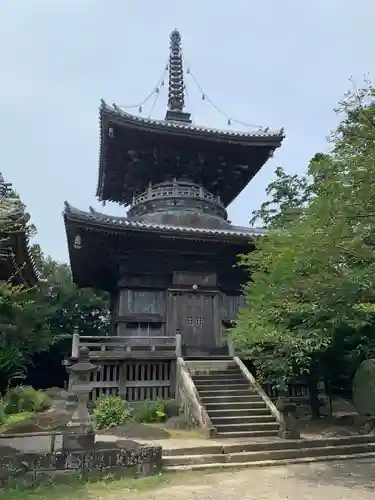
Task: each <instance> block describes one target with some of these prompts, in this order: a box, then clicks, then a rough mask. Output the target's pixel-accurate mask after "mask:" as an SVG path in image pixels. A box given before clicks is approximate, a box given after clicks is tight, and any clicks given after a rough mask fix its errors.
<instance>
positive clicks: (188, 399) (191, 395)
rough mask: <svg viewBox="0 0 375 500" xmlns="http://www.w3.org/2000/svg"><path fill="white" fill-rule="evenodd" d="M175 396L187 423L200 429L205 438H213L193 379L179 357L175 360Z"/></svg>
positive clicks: (211, 429)
mask: <svg viewBox="0 0 375 500" xmlns="http://www.w3.org/2000/svg"><path fill="white" fill-rule="evenodd" d="M176 396H177V400H178V401H179V405H180V408H181V409H182V410H183V412H184V415H185V418H186V420H187V421H188V423H189V424H190V425H192V426H194V427H199V428H200V429H202V430H203V432H204V433H205V434H206V435H207V437H213V436H215V434H216V429H215V427H214V426H213V424H212V422H211V419H210V417H209V416H208V413H207V411H206V409H205V407H204V406H203V404H202V402H201V401H200V398H199V394H198V391H197V389H196V387H195V384H194V382H193V379H192V378H191V376H190V373H189V370H188V368H187V366H186V363H185V361H184V359H183V358H181V357H179V358H177V376H176Z"/></svg>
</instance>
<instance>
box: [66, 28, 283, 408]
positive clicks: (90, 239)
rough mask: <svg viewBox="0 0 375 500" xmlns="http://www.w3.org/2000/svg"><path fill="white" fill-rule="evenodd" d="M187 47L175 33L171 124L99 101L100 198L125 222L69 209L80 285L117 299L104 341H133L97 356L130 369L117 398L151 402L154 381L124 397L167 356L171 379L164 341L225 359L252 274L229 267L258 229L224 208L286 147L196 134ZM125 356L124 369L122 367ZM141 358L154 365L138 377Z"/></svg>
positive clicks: (250, 136) (279, 135) (241, 136)
mask: <svg viewBox="0 0 375 500" xmlns="http://www.w3.org/2000/svg"><path fill="white" fill-rule="evenodd" d="M180 45H181V41H180V34H179V33H178V31H174V32H173V33H172V34H171V37H170V59H169V67H168V69H169V100H168V110H167V113H166V116H165V119H164V120H153V119H144V118H140V117H136V116H133V115H131V114H128V113H125V112H124V111H122V110H121V109H120V108H119V107H117V106H116V105H113V106H109V105H107V104H106V103H105V102H104V101H102V103H101V107H100V124H101V130H100V162H99V176H98V185H97V193H96V194H97V197H98V199H99V200H102V201H107V200H108V201H112V202H117V203H119V204H121V205H123V206H124V207H127V208H128V211H127V214H126V215H125V214H124V216H123V217H112V216H110V215H107V214H104V213H99V212H97V211H95V210H93V209H91V208H90V211H88V212H84V211H81V210H78V209H76V208H73V207H72V206H70V205H69V204H68V203H67V202H66V203H65V211H64V221H65V227H66V233H67V239H68V247H69V255H70V262H71V267H72V272H73V278H74V281H75V282H76V283H77V285H79V286H80V287H97V288H100V289H103V290H107V291H108V292H110V294H111V297H112V306H111V308H112V324H111V328H110V332H109V335H110V336H112V337H114V336H116V337H121V339H123V340H124V342H125V339H127V340H126V342H125V343H126V346H127V348H126V349H124V351H123V352H122V353H121V352H120V349H119V348H116V345H120V343H119V342H120V340H121V339H120V338H119V339H118V340H119V342H118V343H116V339H114V338H111V344H108V342H107V347H105V345H104V344H105V342H104V340H103V341H102V345H101V351H100V352H98V353H96V357H97V358H98V359H102V360H103V359H105V360H106V363H110V364H111V363H112V364H115V365H116V366H117V369H118V370H120V372H121V373H125V372H123V370H125V371H126V370H128V371H126V373H127V375H126V374H125V375H124V377H125V378H126V379H127V381H128V384H127V388H126V389H125V388H122V389H121V381H120V382H119V381H118V380H119V378H121V375H119V374H118V373H120V372H116V373H117V375H111V377H112V378H113V377H114V378H116V377H118V380H117V383H116V381H115V380H113V384H112V385H111V384H110V383H108V385H107V386H108V387H113V388H115V389H116V390H115V392H117V390H118V389H119V391H120V392H121V391H122V390H123V391H124V393H123V394H124V397H126V398H127V399H128V400H131V399H138V398H140V399H143V398H144V397H153V396H155V395H156V392H155V391H154V392H153V391H152V390H151V389H150V387H152V384H151V385H150V384H149V389H147V390H148V391H149V392H147V391H146V392H144V393H143V396H142V395H141V394H140V393H139V394H138V396H136V395H134V393H131V391H130V389H129V387H130V386H132V387H135V386H136V385H137V384H138V385H139V384H140V383H141V378H142V377H143V379H147V377H148V376H149V378H150V377H151V379H152V377H154V378H155V377H156V378H157V379H161V378H163V377H164V375H163V373H164V372H163V370H164V368H160V374H159V375H155V373H159V372H158V370H159V369H157V368H155V366H156V365H155V363H156V361H155V360H157V359H158V360H161V359H163V363H164V365H163V366H166V363H167V364H169V365H168V366H169V367H168V368H165V370H166V372H168V373H169V372H170V367H171V366H172V365H171V363H172V364H173V359H174V356H175V354H174V351H170V350H169V351H167V350H166V349H164V350H163V349H161V348H159V347H160V346H158V339H159V340H160V344H162V343H163V342H164V344H167V343H168V342H169V341H168V340H167V339H173V340H171V342H172V343H173V342H174V340H175V338H176V332H179V333H180V334H181V337H182V354H183V355H184V356H186V357H189V356H191V357H192V356H195V357H199V356H200V357H207V356H213V355H214V354H218V353H219V351H220V349H219V348H220V346H222V343H223V339H222V332H223V330H224V329H225V327H226V325H227V324H228V322H230V321H231V320H234V319H235V317H236V314H237V311H238V308H239V306H240V305H241V303H242V300H241V299H242V297H241V292H240V290H241V285H242V284H243V282H244V281H245V279H246V276H244V275H243V271H241V269H239V268H236V267H234V265H235V264H236V261H237V256H238V254H240V253H243V252H248V251H249V250H250V249H251V248H252V244H253V239H254V237H255V236H256V235H257V234H260V233H261V232H262V231H261V230H255V229H250V228H245V227H239V226H235V225H232V224H231V223H230V222H229V221H228V216H227V207H228V205H229V204H230V203H231V202H232V201H233V200H234V199H235V198H236V197H237V196H238V195H239V194H240V193H241V191H242V190H243V189H244V188H245V186H246V185H247V184H248V183H249V182H250V181H251V179H252V178H253V177H254V176H255V175H256V173H257V172H258V171H259V170H260V168H261V167H262V166H263V165H264V164H265V163H266V161H267V160H268V158H270V156H272V154H273V152H274V150H275V149H276V148H278V147H279V146H280V145H281V142H282V140H283V131H278V132H275V133H272V132H266V131H264V132H257V133H245V132H231V131H228V130H216V129H212V128H205V127H201V126H197V125H194V124H193V123H192V120H191V118H190V114H189V113H187V112H186V111H185V110H184V81H183V63H182V52H181V46H180ZM137 338H138V341H137V340H136V339H137ZM147 338H149V339H153V341H152V342H151V341H150V342H147ZM130 339H132V340H130ZM162 339H164V340H163V341H162ZM142 344H146V345H150V348H149V349H148V350H147V351H146V352H143V353H142V355H141V354H137V352H140V351H137V350H136V349H135V348H134V345H142ZM93 346H94V344H93V343H92V341H91V347H93ZM132 346H133V347H132ZM114 353H115V354H114ZM93 356H94V355H93ZM120 358H121V359H123V360H125V361H123V362H121V363H120V361H119V360H120ZM141 358H143V362H142V363H143V365H142V366H146V365H147V366H146V367H145V368H139V369H138V368H136V366H140V365H139V363H140V359H141ZM136 363H138V365H136ZM153 363H154V364H153ZM160 363H162V362H161V361H160ZM128 365H132V366H133V368H132V370H133V371H132V374H130V372H129V369H130V368H129V367H128V368H127V367H126V366H128ZM153 367H154V368H153ZM142 370H143V371H142ZM172 370H173V366H172ZM162 372H163V373H162ZM145 373H146V375H145ZM147 374H149V375H147ZM166 377H167V378H168V375H166ZM131 379H133V382H134V383H133V385H132V384H129V380H131ZM151 379H150V380H151ZM116 384H117V385H116ZM99 385H100V384H99ZM99 385H98V387H99ZM145 385H146V384H145ZM150 391H151V392H150ZM168 391H169V389H168V388H165V390H164V392H163V391H162V392H157V395H161V396H165V395H166V394H167V395H168V394H169V392H168ZM112 392H113V391H112Z"/></svg>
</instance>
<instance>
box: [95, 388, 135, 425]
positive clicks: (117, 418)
mask: <svg viewBox="0 0 375 500" xmlns="http://www.w3.org/2000/svg"><path fill="white" fill-rule="evenodd" d="M130 418H131V409H130V408H129V406H128V405H127V404H126V402H125V401H124V400H123V399H121V398H120V397H119V396H102V397H101V398H99V399H98V401H97V403H96V405H95V408H94V411H93V421H94V425H95V427H96V429H108V428H110V427H116V426H118V425H121V424H124V423H125V422H126V421H128V420H130Z"/></svg>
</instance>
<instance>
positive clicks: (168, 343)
mask: <svg viewBox="0 0 375 500" xmlns="http://www.w3.org/2000/svg"><path fill="white" fill-rule="evenodd" d="M82 345H84V346H86V347H88V348H89V350H90V352H91V353H100V352H102V353H103V352H105V353H106V352H113V351H115V352H119V351H123V352H128V353H130V352H139V351H143V352H144V351H150V352H154V351H161V350H162V351H171V354H172V353H174V354H175V355H176V356H181V335H180V334H176V335H174V336H156V337H150V336H144V337H142V336H131V337H120V336H116V337H109V336H103V337H95V336H80V335H79V334H78V333H74V334H73V340H72V358H78V354H79V348H80V346H82Z"/></svg>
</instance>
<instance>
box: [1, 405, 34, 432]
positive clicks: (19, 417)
mask: <svg viewBox="0 0 375 500" xmlns="http://www.w3.org/2000/svg"><path fill="white" fill-rule="evenodd" d="M32 416H33V413H32V412H29V411H23V412H21V413H14V414H12V415H7V417H6V418H5V422H4V423H3V425H0V434H1V433H2V432H4V431H7V430H9V429H10V428H11V427H12V426H13V425H16V424H18V423H19V422H23V421H24V420H27V419H29V418H30V417H32Z"/></svg>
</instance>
